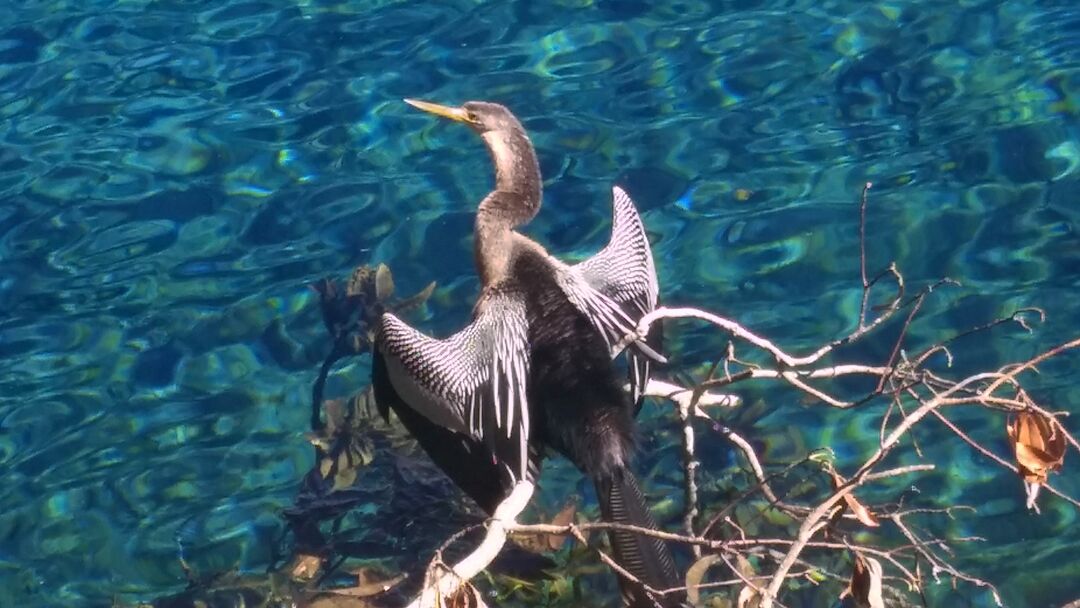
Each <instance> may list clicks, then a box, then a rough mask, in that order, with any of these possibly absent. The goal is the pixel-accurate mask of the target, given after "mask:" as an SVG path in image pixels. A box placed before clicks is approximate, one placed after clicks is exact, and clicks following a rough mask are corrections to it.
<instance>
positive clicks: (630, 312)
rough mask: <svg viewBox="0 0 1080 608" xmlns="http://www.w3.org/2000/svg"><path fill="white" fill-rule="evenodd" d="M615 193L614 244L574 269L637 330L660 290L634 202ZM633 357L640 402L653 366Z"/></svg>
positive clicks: (635, 393) (632, 372) (632, 371)
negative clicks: (617, 308)
mask: <svg viewBox="0 0 1080 608" xmlns="http://www.w3.org/2000/svg"><path fill="white" fill-rule="evenodd" d="M611 192H612V203H611V206H612V218H613V219H612V223H611V240H610V241H608V244H607V246H606V247H604V248H603V249H602V250H600V252H599V253H597V254H596V255H594V256H592V257H591V258H589V259H587V260H585V261H583V262H581V263H580V264H577V265H575V266H574V267H573V268H574V270H576V271H578V272H580V273H581V276H582V277H584V279H585V281H586V282H587V283H588V284H589V285H590V286H591V287H592V288H593V289H595V290H597V291H599V292H600V293H602V294H604V295H605V296H607V297H608V298H610V299H611V300H612V301H613V302H614V303H616V304H617V305H618V306H619V308H620V310H621V311H622V313H623V315H624V316H625V317H628V320H629V321H630V324H631V326H636V325H637V321H638V320H639V319H641V317H643V316H645V315H646V314H647V313H649V312H651V311H653V310H654V309H655V308H656V303H657V300H658V298H659V292H660V287H659V283H658V281H657V280H656V266H655V264H654V263H653V257H652V249H651V248H650V247H649V238H648V235H646V234H645V225H644V224H643V223H642V221H641V216H640V215H638V212H637V208H636V207H635V206H634V201H633V200H631V199H630V196H629V195H627V194H626V192H625V191H624V190H623V189H622V188H620V187H618V186H615V187H614V188H612V189H611ZM622 335H625V332H624V333H623V334H622ZM622 335H620V336H619V337H620V338H621V337H622ZM655 347H656V348H659V345H658V344H657V345H655ZM629 356H630V376H631V377H630V388H631V391H632V393H633V398H634V401H635V402H636V401H637V400H638V399H639V398H640V397H641V393H642V392H643V391H644V390H645V385H646V384H648V381H649V372H650V369H649V368H650V363H649V359H648V358H647V357H644V356H642V355H641V354H640V353H636V352H634V351H632V350H631V351H630V352H629Z"/></svg>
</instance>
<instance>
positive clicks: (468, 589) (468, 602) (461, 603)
mask: <svg viewBox="0 0 1080 608" xmlns="http://www.w3.org/2000/svg"><path fill="white" fill-rule="evenodd" d="M486 605H487V604H485V603H484V600H483V599H482V598H481V597H480V592H479V591H478V590H477V589H476V587H473V586H472V585H471V584H469V583H465V584H464V585H462V586H461V587H460V588H458V590H457V591H455V592H454V594H453V595H451V596H450V597H448V598H446V608H479V607H480V606H486Z"/></svg>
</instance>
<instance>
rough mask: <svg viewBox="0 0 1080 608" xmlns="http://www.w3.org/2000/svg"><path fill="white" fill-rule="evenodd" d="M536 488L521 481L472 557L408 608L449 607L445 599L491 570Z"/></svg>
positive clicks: (436, 579) (434, 580)
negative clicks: (507, 531)
mask: <svg viewBox="0 0 1080 608" xmlns="http://www.w3.org/2000/svg"><path fill="white" fill-rule="evenodd" d="M535 489H536V487H535V486H534V485H533V484H532V483H531V482H528V481H519V482H518V483H517V485H515V486H514V489H513V491H511V492H510V495H509V496H507V497H506V498H505V499H504V500H503V501H502V502H501V503H499V506H498V508H496V509H495V514H494V515H493V516H492V518H491V521H490V522H489V523H488V529H487V535H486V536H484V540H483V541H481V543H480V546H478V547H477V548H476V549H475V550H473V552H472V553H470V554H469V555H468V556H466V557H465V558H464V559H462V560H461V561H459V562H458V563H457V564H456V565H454V566H453V567H452V568H451V569H450V571H441V572H436V573H434V574H433V575H432V576H431V580H430V582H429V583H428V584H427V586H426V587H424V589H423V591H421V592H420V595H419V596H418V597H417V598H416V599H415V600H413V601H412V603H411V604H409V606H408V608H441V607H444V606H446V601H445V598H448V597H450V596H451V595H453V594H454V592H456V591H457V590H458V589H460V588H461V586H462V585H464V584H465V583H466V582H467V581H468V580H469V579H471V578H472V577H474V576H476V575H477V574H480V572H481V571H482V570H483V569H484V568H487V567H488V564H490V563H491V562H492V561H493V560H494V559H495V557H496V556H498V555H499V551H501V550H502V548H503V545H504V544H506V530H507V527H509V526H514V525H516V524H517V516H518V515H520V514H521V512H522V511H523V510H525V507H526V506H527V505H528V504H529V500H530V499H531V498H532V495H533V491H534V490H535Z"/></svg>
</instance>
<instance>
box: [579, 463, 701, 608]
mask: <svg viewBox="0 0 1080 608" xmlns="http://www.w3.org/2000/svg"><path fill="white" fill-rule="evenodd" d="M596 493H597V495H598V496H599V498H600V514H601V516H602V517H603V518H604V520H605V521H608V522H611V523H619V524H628V525H632V526H638V527H642V528H651V529H654V530H655V529H656V522H655V521H654V520H653V517H652V514H651V513H649V509H648V507H647V506H646V505H645V496H644V495H643V494H642V493H641V488H640V487H639V486H638V483H637V480H636V479H635V478H634V474H633V473H632V472H631V471H629V470H627V469H622V470H619V471H616V472H615V473H614V474H612V475H610V476H606V477H604V478H602V479H597V480H596ZM609 538H610V539H611V547H612V553H613V554H614V555H613V557H614V558H615V561H617V562H618V563H619V565H620V566H622V567H624V568H626V570H627V571H628V572H630V574H633V575H634V576H635V577H637V579H638V580H640V581H641V582H643V583H645V584H646V585H648V586H649V587H651V588H653V589H655V590H658V591H659V590H664V589H671V588H675V587H681V586H682V585H683V583H682V582H681V580H680V578H679V575H678V573H677V572H676V571H675V563H674V561H672V559H671V551H670V550H669V549H668V546H667V543H666V542H664V541H663V540H660V539H658V538H655V537H652V536H646V535H643V534H637V533H634V532H628V531H625V530H613V531H611V533H610V535H609ZM619 586H620V588H621V589H622V595H623V602H624V603H625V605H626V606H628V607H630V608H646V607H649V608H652V607H655V606H661V607H663V608H670V607H675V606H683V605H684V604H685V601H686V598H685V595H684V594H668V595H665V596H662V597H657V598H652V597H650V596H649V594H648V593H646V592H645V590H644V589H643V588H642V587H641V586H640V585H637V584H635V583H632V582H631V581H628V580H625V579H623V578H622V577H620V578H619Z"/></svg>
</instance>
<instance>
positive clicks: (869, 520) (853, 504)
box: [828, 465, 881, 528]
mask: <svg viewBox="0 0 1080 608" xmlns="http://www.w3.org/2000/svg"><path fill="white" fill-rule="evenodd" d="M828 469H829V473H830V474H831V475H832V484H833V490H839V489H840V486H842V485H844V482H845V481H846V480H845V479H844V478H843V477H841V476H840V474H839V473H837V472H836V469H834V468H833V467H832V466H831V465H829V466H828ZM844 504H845V505H846V506H847V508H848V509H850V510H851V512H852V513H853V514H854V515H855V518H856V519H858V520H859V521H860V522H862V524H863V525H864V526H867V527H869V528H876V527H878V526H880V525H881V523H880V522H878V519H877V517H876V516H874V514H873V513H872V512H871V511H870V509H868V508H866V506H865V505H863V504H862V503H861V502H859V499H857V498H855V494H854V492H853V491H852V492H848V493H847V494H845V495H844Z"/></svg>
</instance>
